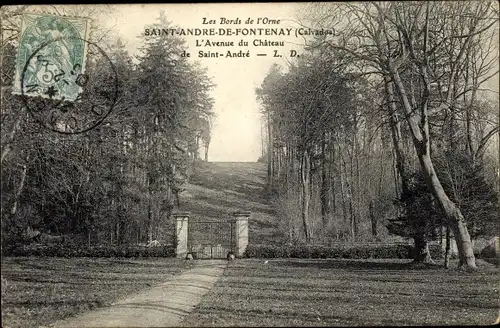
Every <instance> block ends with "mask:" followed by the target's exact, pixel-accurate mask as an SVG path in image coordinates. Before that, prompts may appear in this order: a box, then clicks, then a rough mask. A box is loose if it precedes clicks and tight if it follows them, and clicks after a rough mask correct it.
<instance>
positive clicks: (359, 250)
mask: <svg viewBox="0 0 500 328" xmlns="http://www.w3.org/2000/svg"><path fill="white" fill-rule="evenodd" d="M429 250H430V252H431V257H432V258H435V259H437V258H440V257H442V254H441V247H440V246H439V245H431V246H429ZM412 255H413V247H412V246H411V245H405V244H392V245H362V244H360V245H333V246H317V245H248V247H247V249H246V251H245V257H249V258H251V257H254V258H313V259H318V258H345V259H370V258H372V259H387V258H398V259H409V258H413V256H412Z"/></svg>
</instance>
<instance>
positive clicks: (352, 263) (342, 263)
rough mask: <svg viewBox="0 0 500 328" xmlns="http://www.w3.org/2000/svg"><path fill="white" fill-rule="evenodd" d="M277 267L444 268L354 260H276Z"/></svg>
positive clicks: (403, 262)
mask: <svg viewBox="0 0 500 328" xmlns="http://www.w3.org/2000/svg"><path fill="white" fill-rule="evenodd" d="M273 264H274V265H275V266H286V267H298V268H318V269H347V270H439V269H443V267H442V266H440V265H438V264H432V263H413V261H411V260H397V259H395V260H392V261H391V260H383V261H381V260H371V259H367V260H353V259H324V260H323V259H322V260H314V259H307V260H304V259H283V260H276V261H274V263H273Z"/></svg>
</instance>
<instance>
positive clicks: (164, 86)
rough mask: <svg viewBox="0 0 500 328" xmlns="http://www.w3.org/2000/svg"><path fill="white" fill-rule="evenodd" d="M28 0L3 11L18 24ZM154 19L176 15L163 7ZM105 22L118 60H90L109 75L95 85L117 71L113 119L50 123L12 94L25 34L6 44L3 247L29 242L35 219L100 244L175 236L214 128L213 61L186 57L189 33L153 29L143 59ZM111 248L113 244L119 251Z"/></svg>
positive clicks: (100, 87)
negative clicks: (201, 149) (64, 126)
mask: <svg viewBox="0 0 500 328" xmlns="http://www.w3.org/2000/svg"><path fill="white" fill-rule="evenodd" d="M88 7H89V8H91V6H88ZM61 8H62V9H64V10H70V11H71V10H73V9H75V8H69V7H64V8H63V7H61ZM85 8H86V7H85ZM106 8H107V7H106ZM33 9H35V8H33ZM24 10H28V9H27V8H26V6H25V7H21V8H20V9H19V11H12V13H11V12H10V11H6V12H5V13H4V12H3V13H2V15H4V14H5V15H9V13H11V14H12V15H13V16H12V17H10V18H11V19H9V20H8V22H9V24H14V25H13V26H12V31H14V32H15V31H17V30H18V29H19V26H18V25H16V24H18V23H19V14H20V13H21V12H23V11H24ZM86 14H88V15H90V16H92V15H95V14H96V13H95V12H92V11H88V10H82V11H81V12H80V13H79V16H82V15H83V16H85V15H86ZM5 21H6V22H7V20H5ZM2 23H3V22H2ZM152 26H154V27H158V28H168V27H169V26H170V23H169V22H168V21H167V18H166V16H165V14H164V13H161V14H160V16H159V18H158V20H157V22H154V23H153V25H152ZM102 32H103V31H102V30H101V29H100V28H99V27H98V26H97V31H94V33H91V35H92V37H97V38H98V39H96V40H93V39H92V40H91V41H95V42H97V43H98V44H99V45H100V48H102V49H105V51H106V54H107V56H108V57H109V60H111V62H112V63H113V66H114V69H112V67H111V66H110V65H107V64H106V63H107V59H106V58H105V57H104V56H102V54H100V53H99V52H96V51H90V50H91V49H90V48H89V53H88V55H87V67H86V69H87V71H88V72H89V74H90V76H100V77H101V79H99V80H98V81H97V80H96V81H91V82H92V83H94V82H95V83H94V84H95V88H93V89H90V91H88V92H99V95H100V97H103V98H106V99H108V98H112V97H114V94H113V92H112V90H111V89H110V88H109V87H108V88H105V86H106V84H105V81H107V80H108V79H109V78H110V77H112V76H113V74H114V73H115V72H116V73H117V75H118V81H119V94H118V101H117V104H116V106H115V108H114V110H113V112H112V113H111V115H109V116H108V117H107V118H106V120H105V121H104V122H103V124H101V125H100V126H98V127H96V128H94V129H92V130H90V131H88V132H87V133H84V134H77V135H62V134H56V133H53V132H52V131H49V130H47V129H45V128H42V127H40V126H39V125H38V123H37V122H35V121H34V120H33V118H32V117H31V116H30V115H29V114H28V113H27V110H26V108H23V104H22V102H21V99H20V97H19V96H17V95H12V94H11V92H10V89H11V85H12V78H13V76H11V75H12V74H13V68H14V58H15V53H16V51H17V50H16V48H17V44H16V42H15V38H12V39H9V40H11V41H9V42H7V43H5V44H2V58H3V59H5V60H3V61H2V62H3V65H4V66H5V70H4V69H3V68H4V66H3V67H2V74H3V75H2V88H3V92H2V121H1V124H2V181H1V184H2V185H1V188H2V194H3V196H2V206H1V209H2V210H1V218H2V237H3V238H2V247H3V248H5V247H8V246H9V245H15V244H17V243H24V242H26V243H29V242H30V240H25V238H24V237H23V236H24V235H26V232H27V231H28V230H30V229H31V230H36V231H40V232H41V233H46V234H51V235H68V234H72V235H73V236H74V238H75V239H81V238H83V239H85V240H87V241H88V244H90V246H97V245H116V246H118V245H127V244H139V243H146V242H147V241H150V240H153V239H159V240H161V241H162V242H172V241H173V238H172V237H173V236H172V235H173V228H172V225H173V222H172V221H171V220H170V219H169V218H170V213H171V211H172V210H173V209H174V208H178V207H179V205H180V200H179V195H180V193H181V192H182V190H183V185H184V183H185V182H186V181H187V179H188V178H189V176H190V174H191V173H192V171H193V165H194V161H193V158H194V157H197V156H198V141H197V140H198V139H200V138H201V139H203V140H205V141H207V140H208V139H209V138H210V129H209V128H210V124H209V123H210V122H211V121H212V119H213V110H212V107H213V100H212V98H211V97H210V96H209V92H210V90H211V88H212V86H213V85H212V83H211V81H210V79H209V78H208V77H207V74H206V73H207V72H206V70H205V69H204V68H203V67H201V66H200V65H199V64H198V63H190V62H188V61H187V60H186V59H185V58H184V59H183V58H181V56H180V53H181V52H182V51H183V50H184V48H185V45H184V40H183V39H181V38H178V37H173V36H172V37H161V38H154V37H151V38H146V41H145V44H144V47H143V48H142V53H141V55H140V56H138V57H137V58H136V60H135V61H133V60H132V57H131V56H130V55H129V54H128V53H127V51H126V49H125V44H124V43H123V42H122V40H121V39H120V38H118V37H115V36H111V35H106V34H104V35H103V33H102ZM94 50H95V49H94ZM93 71H98V72H99V74H97V73H96V74H92V72H93ZM9 74H10V75H9ZM89 83H90V82H89ZM22 167H26V171H23V170H22V169H20V168H22ZM87 246H88V245H87ZM109 249H110V250H109V251H106V252H105V253H110V254H111V253H113V251H112V250H111V249H112V248H109ZM45 252H49V253H50V252H52V250H48V251H43V253H45ZM54 252H61V254H63V255H64V254H65V253H64V252H66V250H60V251H54ZM141 252H142V251H141ZM148 252H149V251H147V252H146V251H144V252H142V253H144V254H149V253H148ZM142 253H141V254H142Z"/></svg>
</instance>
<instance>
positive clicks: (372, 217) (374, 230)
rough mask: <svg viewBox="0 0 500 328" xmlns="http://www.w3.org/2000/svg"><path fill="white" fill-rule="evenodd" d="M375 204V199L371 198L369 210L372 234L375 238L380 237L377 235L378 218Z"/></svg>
mask: <svg viewBox="0 0 500 328" xmlns="http://www.w3.org/2000/svg"><path fill="white" fill-rule="evenodd" d="M373 207H374V205H373V199H370V204H369V206H368V211H369V213H370V222H371V227H372V236H373V237H374V238H375V239H378V236H377V218H376V217H375V211H374V208H373Z"/></svg>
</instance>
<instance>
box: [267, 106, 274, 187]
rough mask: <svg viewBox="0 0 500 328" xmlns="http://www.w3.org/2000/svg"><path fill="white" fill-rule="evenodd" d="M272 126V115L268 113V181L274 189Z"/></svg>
mask: <svg viewBox="0 0 500 328" xmlns="http://www.w3.org/2000/svg"><path fill="white" fill-rule="evenodd" d="M272 132H273V130H272V126H271V114H270V113H269V111H268V112H267V179H268V183H269V187H270V188H271V189H272V187H273V180H274V176H273V142H272V140H273V135H272Z"/></svg>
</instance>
